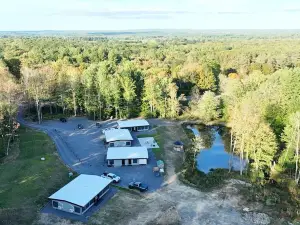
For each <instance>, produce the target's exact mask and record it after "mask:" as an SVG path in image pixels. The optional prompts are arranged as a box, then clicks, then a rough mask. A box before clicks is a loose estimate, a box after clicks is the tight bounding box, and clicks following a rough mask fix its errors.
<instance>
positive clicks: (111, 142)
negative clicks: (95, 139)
mask: <svg viewBox="0 0 300 225" xmlns="http://www.w3.org/2000/svg"><path fill="white" fill-rule="evenodd" d="M105 140H106V143H107V144H108V146H109V147H126V146H127V147H129V146H131V145H132V141H133V138H132V136H131V134H130V132H129V130H127V129H113V130H108V131H106V132H105Z"/></svg>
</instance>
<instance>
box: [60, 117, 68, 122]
mask: <svg viewBox="0 0 300 225" xmlns="http://www.w3.org/2000/svg"><path fill="white" fill-rule="evenodd" d="M59 120H60V122H62V123H66V122H67V119H66V118H60V119H59Z"/></svg>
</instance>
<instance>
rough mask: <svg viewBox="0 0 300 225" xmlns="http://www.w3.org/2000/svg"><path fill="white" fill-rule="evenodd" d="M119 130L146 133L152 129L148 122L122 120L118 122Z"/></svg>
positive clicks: (142, 120)
mask: <svg viewBox="0 0 300 225" xmlns="http://www.w3.org/2000/svg"><path fill="white" fill-rule="evenodd" d="M117 123H118V128H119V129H128V130H130V131H145V130H149V129H150V125H149V123H148V121H147V120H144V119H139V120H120V121H117Z"/></svg>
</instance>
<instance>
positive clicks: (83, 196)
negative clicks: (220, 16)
mask: <svg viewBox="0 0 300 225" xmlns="http://www.w3.org/2000/svg"><path fill="white" fill-rule="evenodd" d="M110 183H111V180H109V179H106V178H103V177H100V176H96V175H86V174H81V175H79V176H78V177H76V178H75V179H74V180H72V181H71V182H70V183H68V184H67V185H65V186H64V187H62V188H61V189H60V190H58V191H57V192H55V193H54V194H53V195H51V196H50V197H49V199H51V205H52V207H53V208H54V209H58V210H62V211H66V212H70V213H74V214H78V215H82V214H84V213H85V212H86V211H87V210H88V209H89V208H90V207H92V206H93V205H94V204H95V203H96V202H97V201H99V200H100V199H101V198H102V197H103V196H104V195H105V194H106V193H107V192H108V191H109V184H110Z"/></svg>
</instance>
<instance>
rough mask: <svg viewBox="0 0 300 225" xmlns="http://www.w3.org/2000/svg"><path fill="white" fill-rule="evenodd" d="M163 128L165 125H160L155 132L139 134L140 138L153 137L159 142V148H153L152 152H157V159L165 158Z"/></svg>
mask: <svg viewBox="0 0 300 225" xmlns="http://www.w3.org/2000/svg"><path fill="white" fill-rule="evenodd" d="M163 129H164V127H158V128H157V129H156V133H155V134H139V135H137V137H138V138H145V137H153V138H154V140H155V141H156V143H157V144H158V146H159V148H153V149H152V152H153V153H154V154H155V158H156V160H159V159H163V151H162V149H163V148H164V137H163Z"/></svg>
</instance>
